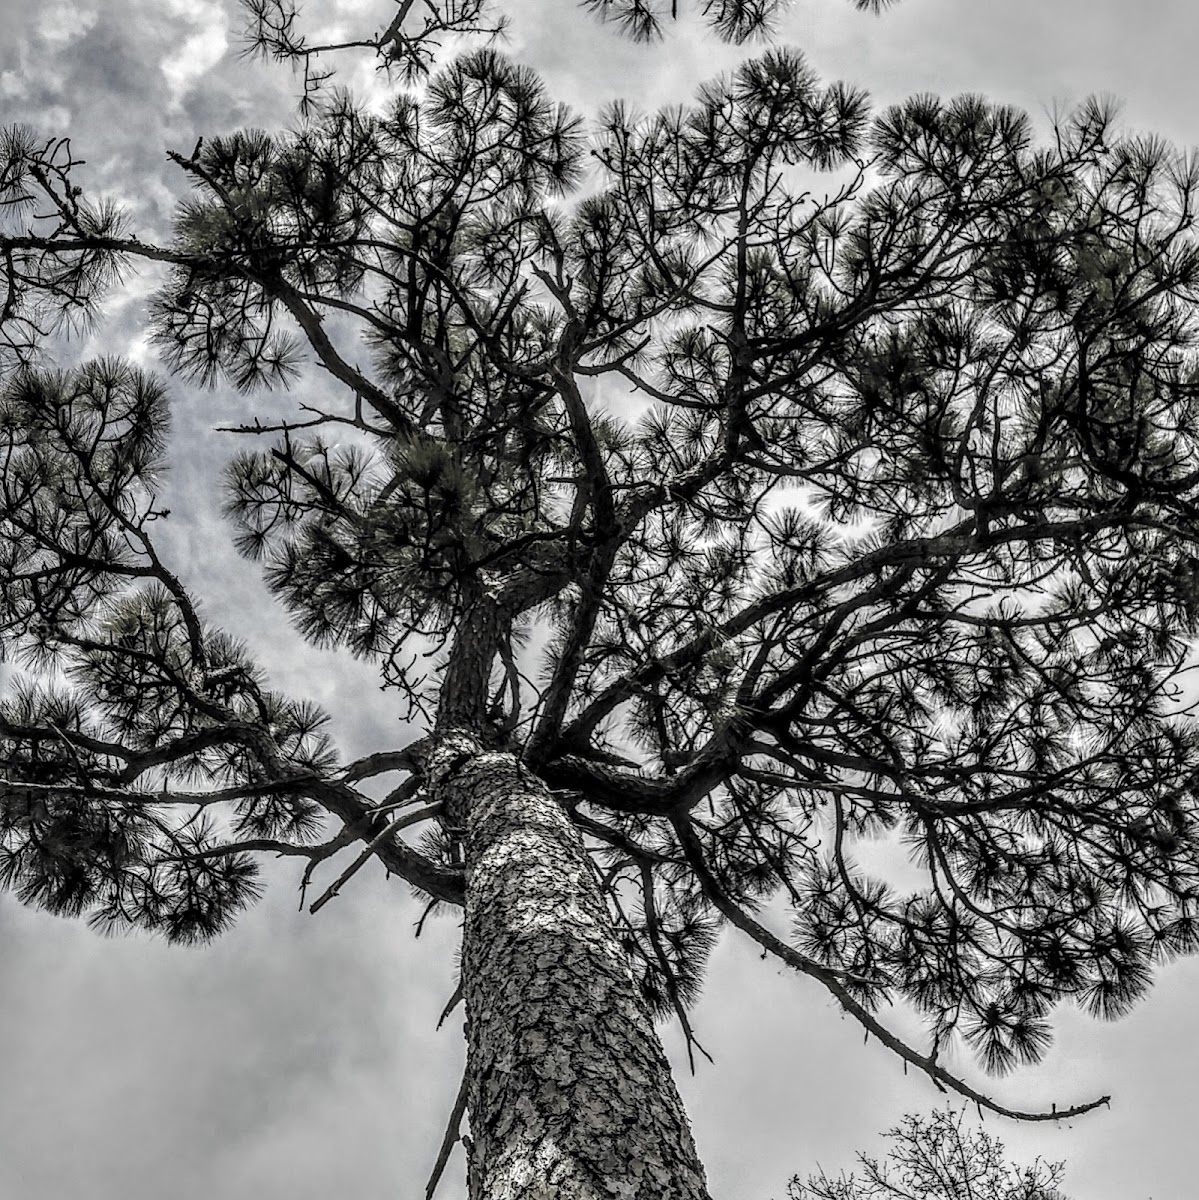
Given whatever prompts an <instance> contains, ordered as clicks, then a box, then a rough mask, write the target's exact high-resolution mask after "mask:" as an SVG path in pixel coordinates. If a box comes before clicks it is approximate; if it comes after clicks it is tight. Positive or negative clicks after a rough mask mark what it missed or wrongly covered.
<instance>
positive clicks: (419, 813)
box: [308, 804, 441, 913]
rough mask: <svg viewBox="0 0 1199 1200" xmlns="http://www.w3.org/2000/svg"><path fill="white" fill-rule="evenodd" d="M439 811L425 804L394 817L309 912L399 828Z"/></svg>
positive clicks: (326, 900)
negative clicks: (413, 810)
mask: <svg viewBox="0 0 1199 1200" xmlns="http://www.w3.org/2000/svg"><path fill="white" fill-rule="evenodd" d="M440 812H441V805H440V804H426V805H425V807H424V808H418V809H417V810H416V811H415V812H410V813H405V814H404V815H403V816H401V817H396V819H395V820H394V821H392V822H391V824H389V825H388V826H387V827H386V828H385V829H384V830H383V832H382V833H380V834H379V835H378V836H377V837H375V838H373V839H372V840H371V841H370V842H368V843H367V846H366V849H365V850H363V852H362V853H361V854H360V855H358V857H357V858H356V859H354V861H353V862H352V863H350V865H349V866H348V867H346V869H345V870H344V871H342V873H341V874H340V875H339V876H338V877H337V878H336V879H335V880H334V881H333V882H332V883H331V884H330V885H329V887H328V888H327V889H326V890H325V891H324V893H323V894H322V895H321V896H320V897H319V899H317V900H316V901H314V903H313V905H312V907H311V908H310V909H309V910H308V911H309V912H310V913H317V912H320V910H321V909H322V908H324V906H325V905H326V904H328V903H329V901H330V900H332V899H333V897H334V896H336V895H337V894H338V892H339V891H340V890H341V886H342V884H344V883H345V882H346V881H347V880H348V879H349V878H350V877H351V876H353V875H355V874H357V872H358V871H359V870H360V869H361V868H362V867H363V866H364V865H365V863H366V862H367V860H368V859H369V858H370V857H371V855H372V854H374V852H375V851H376V850H377V849H378V848H379V847H380V846H381V845H382V844H383V843H384V842H385V841H387V840H388V838H390V837H391V836H392V834H394V833H398V832H399V830H401V829H403V828H405V827H406V826H408V825H415V824H416V823H417V822H418V821H423V820H425V819H426V818H427V817H435V816H437V814H438V813H440Z"/></svg>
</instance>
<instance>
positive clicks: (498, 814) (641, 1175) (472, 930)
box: [431, 737, 708, 1200]
mask: <svg viewBox="0 0 1199 1200" xmlns="http://www.w3.org/2000/svg"><path fill="white" fill-rule="evenodd" d="M434 758H435V760H436V761H435V763H434V764H431V765H433V772H432V773H433V774H434V775H435V776H440V782H439V785H438V789H439V790H440V792H441V794H442V797H443V799H444V801H445V802H446V811H447V814H448V816H449V818H450V820H451V821H452V822H454V823H455V824H457V825H460V826H461V827H462V828H463V829H464V830H465V837H466V856H467V864H468V865H467V886H466V916H465V926H464V934H463V951H462V977H463V990H464V995H465V1001H466V1015H467V1040H468V1048H467V1073H468V1097H469V1099H468V1110H469V1113H470V1128H471V1138H472V1144H471V1147H470V1163H469V1178H470V1197H471V1200H518V1198H519V1200H538V1198H544V1200H665V1198H666V1197H669V1198H670V1200H707V1196H708V1192H707V1188H706V1186H705V1182H704V1173H703V1167H702V1166H701V1165H700V1162H699V1160H698V1158H697V1157H696V1153H695V1145H694V1142H693V1141H692V1137H691V1131H690V1128H689V1126H688V1122H687V1117H686V1114H685V1112H684V1110H683V1105H682V1102H681V1100H680V1099H679V1095H678V1092H677V1091H676V1089H675V1086H674V1081H673V1079H672V1078H671V1074H670V1067H669V1064H668V1063H667V1061H666V1056H665V1055H664V1053H663V1051H662V1047H661V1044H660V1043H659V1041H658V1038H657V1035H656V1033H655V1032H654V1028H653V1023H652V1021H651V1019H650V1016H649V1013H648V1012H647V1010H646V1008H645V1005H644V1004H643V1002H642V1000H641V997H640V995H639V994H638V992H637V989H636V986H635V984H634V983H633V979H632V976H631V973H630V971H629V968H628V965H627V961H626V959H625V956H624V954H623V953H622V951H621V948H620V945H619V943H618V941H617V938H616V935H615V932H614V930H613V928H612V924H611V921H610V918H609V916H608V911H607V908H606V905H605V904H604V901H603V899H602V897H601V896H600V893H599V890H598V888H597V886H596V881H595V879H594V877H593V875H592V873H591V870H590V867H589V865H588V862H587V859H586V855H585V853H584V850H583V846H582V843H581V841H580V839H579V835H578V833H577V831H576V830H575V828H574V827H573V825H572V824H571V823H570V821H569V819H568V818H567V815H566V813H565V811H564V810H563V809H562V807H561V805H560V804H559V803H558V802H557V801H556V800H555V799H554V797H553V796H552V795H551V794H550V792H549V791H548V790H547V788H546V787H545V785H544V784H543V783H542V782H541V781H540V780H539V779H537V778H536V777H535V776H534V775H532V773H531V772H529V771H528V770H527V769H525V768H524V767H523V766H522V765H521V764H520V763H519V761H518V760H517V758H516V757H515V755H513V754H512V753H510V752H508V751H496V750H483V749H481V748H479V747H478V746H477V745H473V744H472V743H471V741H470V739H466V738H456V737H450V738H449V739H447V740H446V742H445V743H443V744H442V746H441V747H440V748H439V752H438V753H437V754H435V756H434Z"/></svg>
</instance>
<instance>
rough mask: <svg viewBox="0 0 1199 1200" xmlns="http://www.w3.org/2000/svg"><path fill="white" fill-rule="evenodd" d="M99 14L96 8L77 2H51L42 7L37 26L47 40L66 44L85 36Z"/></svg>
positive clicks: (39, 32) (40, 33)
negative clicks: (84, 6)
mask: <svg viewBox="0 0 1199 1200" xmlns="http://www.w3.org/2000/svg"><path fill="white" fill-rule="evenodd" d="M99 16H100V14H99V13H98V12H97V10H96V9H94V8H92V9H88V8H81V7H80V6H79V5H77V4H51V5H47V7H46V8H44V9H42V12H41V15H40V16H39V18H38V23H37V26H36V28H37V32H38V34H39V35H40V36H41V37H42V38H44V39H45V40H46V41H47V42H51V43H55V44H57V45H65V44H66V43H67V42H73V41H76V40H77V39H78V38H81V37H83V36H84V34H86V33H87V31H88V30H89V29H91V28H92V26H93V25H95V23H96V21H97V20H98V19H99Z"/></svg>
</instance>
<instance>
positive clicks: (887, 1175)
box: [787, 1109, 1066, 1200]
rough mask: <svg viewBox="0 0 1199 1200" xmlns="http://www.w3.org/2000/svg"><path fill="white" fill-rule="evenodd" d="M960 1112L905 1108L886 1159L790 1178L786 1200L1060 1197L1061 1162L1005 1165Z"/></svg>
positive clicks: (994, 1143) (862, 1157)
mask: <svg viewBox="0 0 1199 1200" xmlns="http://www.w3.org/2000/svg"><path fill="white" fill-rule="evenodd" d="M964 1117H965V1109H960V1110H958V1111H957V1112H954V1111H953V1110H952V1109H939V1110H937V1111H936V1112H932V1113H930V1114H929V1115H928V1116H927V1117H919V1116H914V1115H912V1114H910V1113H909V1114H908V1115H907V1116H906V1117H904V1119H903V1121H902V1122H901V1123H900V1124H899V1125H897V1126H896V1127H895V1128H894V1129H891V1130H889V1131H888V1133H887V1135H886V1136H887V1140H888V1141H889V1142H890V1146H889V1148H888V1150H887V1155H886V1158H884V1159H882V1160H881V1161H880V1160H879V1159H877V1158H872V1157H871V1156H870V1155H868V1154H864V1153H860V1154H859V1155H858V1164H859V1166H860V1168H861V1170H860V1172H858V1171H854V1172H851V1173H850V1174H848V1175H846V1174H844V1173H842V1174H841V1175H839V1176H837V1177H836V1178H833V1177H831V1176H830V1175H828V1173H827V1172H825V1171H821V1172H819V1174H817V1175H811V1176H809V1177H808V1179H807V1181H806V1182H802V1181H801V1180H800V1178H799V1176H795V1177H794V1178H793V1179H792V1180H791V1182H790V1184H789V1185H788V1188H787V1200H913V1197H919V1200H1066V1197H1065V1196H1064V1195H1063V1194H1062V1193H1061V1192H1059V1191H1058V1190H1057V1184H1058V1183H1060V1182H1061V1178H1062V1164H1061V1163H1046V1162H1042V1161H1041V1160H1040V1159H1038V1160H1037V1161H1036V1162H1034V1163H1032V1165H1031V1166H1027V1167H1022V1166H1019V1165H1017V1164H1016V1163H1012V1162H1008V1161H1007V1159H1006V1158H1005V1157H1004V1150H1003V1143H1002V1142H1000V1141H999V1140H998V1139H996V1138H993V1137H991V1135H990V1134H988V1133H987V1132H986V1131H985V1130H983V1129H974V1130H971V1129H968V1128H963V1118H964Z"/></svg>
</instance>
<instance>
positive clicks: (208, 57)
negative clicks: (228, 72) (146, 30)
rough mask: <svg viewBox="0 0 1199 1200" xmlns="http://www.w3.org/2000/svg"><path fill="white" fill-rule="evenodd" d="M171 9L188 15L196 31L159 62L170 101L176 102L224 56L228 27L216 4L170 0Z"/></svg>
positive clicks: (169, 6) (168, 6) (227, 41)
mask: <svg viewBox="0 0 1199 1200" xmlns="http://www.w3.org/2000/svg"><path fill="white" fill-rule="evenodd" d="M167 8H168V10H169V11H171V12H172V13H176V14H184V13H186V14H187V15H188V21H189V24H191V25H193V26H194V27H195V30H196V32H195V33H193V34H191V36H190V37H187V38H185V39H184V41H183V43H182V45H181V46H180V47H179V49H178V50H177V51H176V52H175V53H174V54H171V55H169V56H168V57H167V58H165V59H164V60H163V62H162V67H161V70H162V73H163V76H164V77H165V79H166V81H167V87H168V88H169V90H170V102H171V104H172V105H174V104H178V103H179V101H180V100H181V99H182V97H183V96H184V95H185V94H186V93H187V92H188V90H189V89H190V88H191V87H192V86H194V84H195V83H196V82H197V80H199V79H200V78H202V77H203V75H204V74H205V73H206V72H207V71H209V70H211V69H212V68H213V67H214V66H216V64H217V63H218V62H220V60H221V59H222V58H223V57H224V54H225V50H226V49H227V48H228V45H229V36H228V33H229V29H228V23H227V21H226V19H225V13H224V11H223V10H222V7H221V5H219V4H215V3H214V4H198V5H197V4H190V3H189V4H181V3H179V0H171V3H169V4H168V5H167Z"/></svg>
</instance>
